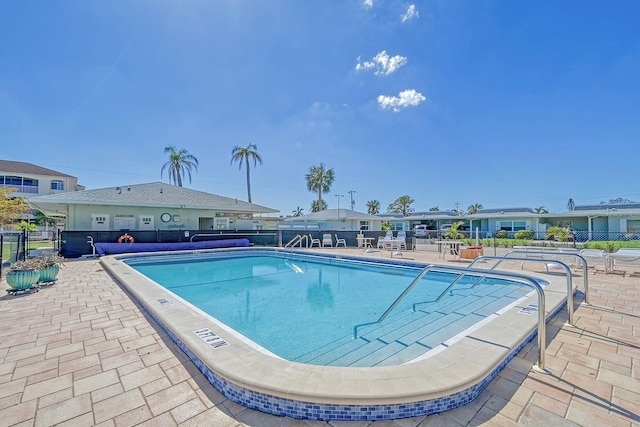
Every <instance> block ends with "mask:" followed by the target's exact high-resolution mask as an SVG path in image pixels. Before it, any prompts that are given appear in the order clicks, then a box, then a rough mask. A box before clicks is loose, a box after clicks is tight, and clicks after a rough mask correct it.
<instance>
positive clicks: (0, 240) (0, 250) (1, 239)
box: [0, 234, 4, 277]
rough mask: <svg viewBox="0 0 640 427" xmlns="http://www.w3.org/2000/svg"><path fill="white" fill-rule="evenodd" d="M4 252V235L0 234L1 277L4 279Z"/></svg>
mask: <svg viewBox="0 0 640 427" xmlns="http://www.w3.org/2000/svg"><path fill="white" fill-rule="evenodd" d="M3 251H4V234H0V277H2V264H3V260H4V257H3V256H2V255H3Z"/></svg>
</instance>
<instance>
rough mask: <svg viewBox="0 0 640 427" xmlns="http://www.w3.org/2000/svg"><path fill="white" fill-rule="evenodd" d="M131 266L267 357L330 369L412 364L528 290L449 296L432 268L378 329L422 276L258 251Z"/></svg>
mask: <svg viewBox="0 0 640 427" xmlns="http://www.w3.org/2000/svg"><path fill="white" fill-rule="evenodd" d="M125 262H126V263H127V264H128V265H130V266H132V267H133V268H134V269H136V270H137V271H139V272H141V273H142V274H144V275H145V276H147V277H149V278H151V279H152V280H154V281H155V282H157V283H158V284H160V285H161V286H163V287H165V288H166V289H168V290H170V291H172V292H173V293H175V294H176V295H178V296H180V297H181V298H183V299H185V300H186V301H188V302H189V303H191V304H193V305H194V306H196V307H198V308H199V309H201V310H203V311H204V312H206V313H207V314H209V315H211V316H213V317H215V318H216V319H218V320H220V321H222V322H223V323H225V324H226V325H228V326H230V327H231V328H233V329H234V330H235V331H237V332H239V333H241V334H242V335H243V336H245V337H246V338H248V339H250V340H252V341H253V342H255V343H257V344H258V345H259V346H261V347H263V348H266V349H268V351H270V352H271V353H273V354H275V355H277V356H279V357H282V358H285V359H287V360H290V361H297V362H303V363H311V364H318V365H324V366H384V365H393V364H401V363H405V362H409V361H411V360H413V359H415V358H417V357H420V356H423V355H424V354H425V353H428V352H429V351H430V350H432V349H435V348H437V347H438V346H440V345H442V344H443V343H444V342H445V341H448V340H450V339H451V338H453V337H454V336H456V335H458V334H460V333H462V332H464V331H465V330H466V329H468V328H470V327H473V326H474V325H476V324H477V323H479V322H482V321H483V320H485V319H487V318H488V316H490V315H491V314H493V313H495V312H496V311H499V310H501V309H504V308H505V307H507V306H508V305H510V304H513V303H514V302H515V301H517V300H518V299H519V298H522V297H523V296H524V295H525V294H526V293H528V292H529V291H530V288H528V287H527V286H525V285H523V284H521V283H518V282H513V281H507V280H501V279H495V278H487V279H485V280H480V278H479V277H477V276H467V277H464V278H463V279H462V280H460V282H459V283H458V285H457V286H456V287H455V289H453V290H452V291H451V292H444V293H443V291H444V290H445V289H446V287H447V286H448V285H449V284H450V283H451V282H452V281H453V280H455V278H456V277H457V275H456V274H454V273H442V272H432V273H429V274H427V275H426V276H425V278H424V279H422V280H421V282H420V284H419V286H416V287H415V288H414V289H413V290H412V291H411V292H410V293H409V294H408V295H407V296H406V297H405V298H404V299H403V300H402V301H401V303H400V304H399V305H398V306H397V307H395V308H394V310H393V311H392V313H391V315H390V316H389V317H387V318H385V320H384V321H383V322H380V323H376V322H375V321H376V319H378V318H379V317H380V316H381V315H382V314H383V313H384V312H385V310H386V309H387V308H388V307H389V306H390V305H391V304H392V303H393V301H394V300H395V299H396V298H397V297H398V295H399V294H400V293H402V291H403V290H404V289H405V288H406V287H407V286H408V285H409V284H410V283H411V282H412V281H413V279H414V278H415V277H416V276H417V274H418V272H419V270H417V269H416V268H411V267H408V266H404V267H401V268H399V267H398V266H393V265H380V264H372V263H356V262H354V261H344V260H336V259H328V258H320V257H309V256H308V255H285V254H264V253H260V252H255V251H254V252H248V253H246V254H245V255H243V256H238V255H233V256H231V255H230V254H228V253H227V254H216V253H212V254H206V255H202V254H201V255H200V256H197V257H193V256H191V257H184V256H183V257H181V258H173V260H172V259H170V258H169V259H168V258H167V257H164V258H163V259H161V260H158V259H156V258H155V257H152V258H135V259H130V260H125ZM441 294H442V298H441V299H440V300H438V301H436V300H437V299H438V296H440V295H441ZM370 323H373V324H370ZM358 325H362V326H361V328H360V331H359V334H358V336H356V337H355V338H354V336H353V335H354V328H355V327H356V326H358Z"/></svg>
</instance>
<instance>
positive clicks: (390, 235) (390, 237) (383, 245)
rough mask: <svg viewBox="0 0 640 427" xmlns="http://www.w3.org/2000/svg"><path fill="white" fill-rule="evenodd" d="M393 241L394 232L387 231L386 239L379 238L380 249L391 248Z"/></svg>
mask: <svg viewBox="0 0 640 427" xmlns="http://www.w3.org/2000/svg"><path fill="white" fill-rule="evenodd" d="M392 240H393V231H387V234H385V235H384V237H378V249H380V248H382V249H385V248H386V247H387V246H391V241H392Z"/></svg>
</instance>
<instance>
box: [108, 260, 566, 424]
mask: <svg viewBox="0 0 640 427" xmlns="http://www.w3.org/2000/svg"><path fill="white" fill-rule="evenodd" d="M240 250H255V249H254V248H250V249H240ZM187 252H188V253H192V252H193V251H187ZM147 255H148V254H147ZM314 255H318V256H328V257H330V258H331V256H330V255H325V254H319V253H316V254H314ZM140 256H142V254H140ZM119 258H122V255H119V256H106V257H103V258H101V261H100V262H101V264H102V265H103V267H104V268H105V270H106V271H107V272H108V273H109V274H110V275H111V277H112V278H114V280H115V281H116V282H117V283H118V284H120V286H122V287H123V288H124V289H125V290H126V291H127V292H128V293H129V294H130V295H131V296H132V297H133V298H134V299H135V300H136V301H137V302H138V303H139V304H140V305H141V306H142V307H143V308H144V309H145V311H147V313H149V314H150V315H151V317H152V318H153V319H154V320H155V321H156V322H157V323H158V324H159V325H160V326H161V328H162V329H163V330H165V331H166V332H167V334H168V335H169V336H170V337H171V338H172V339H173V340H174V341H175V342H176V343H177V344H178V345H179V346H180V348H181V349H182V350H183V351H184V352H185V353H186V354H187V355H188V356H189V358H190V359H191V360H192V361H193V362H194V363H195V364H196V366H197V367H198V368H199V369H200V370H201V371H202V372H203V373H204V374H205V376H206V377H207V378H208V379H209V381H210V382H212V384H213V385H214V386H215V387H216V388H218V390H220V391H221V392H222V393H223V394H225V396H227V397H228V398H230V399H231V400H234V401H236V402H237V403H240V404H243V405H245V406H248V407H252V408H254V409H258V410H261V411H264V412H268V413H272V414H276V415H287V416H290V417H294V418H306V419H322V420H326V419H368V420H372V419H394V418H401V417H410V416H417V415H424V414H429V413H435V412H441V411H443V410H448V409H452V408H453V407H455V406H460V405H462V404H465V403H468V402H470V401H471V400H473V399H475V397H477V396H478V395H479V393H480V392H481V391H482V390H484V388H485V387H486V386H487V385H488V383H489V382H490V381H491V379H493V378H494V377H495V375H497V373H498V372H499V371H500V370H501V369H502V367H504V365H506V363H508V362H509V361H510V360H511V359H512V358H513V357H515V355H516V354H517V353H518V352H519V351H520V349H521V348H523V347H524V346H525V345H526V344H527V343H528V342H530V341H531V339H533V337H534V336H535V334H536V332H537V331H536V324H537V322H536V321H535V320H536V319H535V317H536V316H522V315H521V316H515V319H516V320H518V319H520V320H519V321H520V322H523V323H524V324H525V332H524V333H522V334H521V335H520V337H519V338H518V339H515V340H514V339H513V338H509V341H510V342H512V343H513V342H516V343H517V345H515V348H514V347H511V348H510V349H507V348H504V346H502V347H501V345H496V344H495V343H493V344H492V343H488V342H486V341H487V336H486V335H487V331H486V330H484V329H485V328H484V327H481V328H480V329H478V330H477V331H474V332H473V333H472V334H470V335H469V336H468V337H466V338H463V339H462V340H460V341H459V342H456V343H454V344H453V345H451V347H449V349H448V350H447V351H446V352H443V353H446V355H444V354H438V355H435V356H433V357H430V358H428V359H424V360H420V361H418V362H410V363H406V364H403V365H396V366H387V367H372V368H349V367H344V368H343V367H327V366H317V365H305V364H301V363H297V362H290V361H286V360H283V359H276V358H273V357H269V356H267V355H265V354H263V353H260V352H259V351H257V350H256V349H254V348H252V347H250V346H249V345H247V344H246V343H244V342H242V341H241V340H239V339H238V338H237V337H236V336H234V335H233V334H231V333H229V332H228V331H227V330H225V329H220V328H219V325H217V324H215V323H211V322H210V321H209V320H208V319H207V320H206V321H202V320H201V319H198V317H199V314H198V313H194V312H193V310H192V309H191V307H189V306H185V305H184V304H182V303H181V302H180V301H178V300H176V301H174V302H172V304H171V305H170V306H169V308H167V306H162V305H160V304H158V303H157V302H156V301H157V300H158V299H159V298H169V299H171V298H172V295H173V294H171V293H170V292H169V291H167V290H165V289H159V288H158V287H157V285H155V283H153V282H151V281H150V280H149V279H147V278H146V277H145V276H143V275H141V274H140V273H138V272H137V271H135V270H133V269H130V267H128V266H126V265H125V264H124V263H123V262H122V261H120V259H119ZM340 258H341V259H350V258H356V259H361V258H357V257H346V256H341V257H340ZM363 260H366V261H367V262H374V263H375V262H376V260H371V259H363ZM410 264H412V265H424V263H410ZM132 272H133V273H134V274H135V275H137V276H138V277H136V278H135V282H136V285H135V286H133V287H132V286H129V285H128V284H127V280H129V279H130V278H126V277H123V276H127V275H130V274H132ZM527 275H528V276H532V277H538V278H540V276H538V275H537V274H529V273H527ZM556 279H557V280H556ZM562 279H564V278H556V277H549V276H544V280H546V281H549V282H550V283H549V285H548V286H547V288H546V291H547V292H548V294H547V292H545V294H547V313H548V316H549V318H551V317H552V314H555V312H557V311H559V310H560V309H562V307H563V306H564V303H565V302H566V285H565V282H564V281H563V280H562ZM145 282H147V283H145ZM534 298H535V297H534ZM530 299H531V298H529V299H528V300H527V301H525V302H524V303H523V306H526V305H527V304H528V303H529V302H531V301H529V300H530ZM550 300H551V301H550ZM550 302H551V303H550ZM515 308H522V307H520V305H518V306H517V307H514V309H515ZM514 309H512V310H511V312H513V310H514ZM176 312H180V314H182V315H183V317H182V318H181V321H180V322H178V323H177V324H176V323H175V322H173V321H171V320H170V319H169V318H170V317H171V313H173V314H176ZM510 317H514V315H513V314H512V315H511V316H505V317H504V318H502V322H505V321H509V322H512V321H513V319H510ZM527 319H529V320H527ZM532 320H533V321H532ZM191 321H194V322H199V323H198V326H195V327H194V326H189V322H191ZM500 321H501V319H500V318H498V319H495V320H494V321H493V322H498V323H499V322H500ZM493 322H490V324H492V325H493V326H492V328H491V329H500V325H499V324H497V323H496V324H494V323H493ZM172 323H173V324H172ZM207 325H208V326H207ZM202 327H209V328H210V329H211V330H213V331H215V333H216V334H217V335H219V336H220V337H221V338H222V339H224V340H226V341H227V342H229V344H230V345H229V346H225V347H224V348H220V349H218V350H212V349H211V347H210V346H208V345H207V344H206V343H205V342H203V341H202V340H201V339H200V338H198V337H197V336H196V335H195V334H194V333H193V331H194V329H200V328H202ZM483 335H484V338H482V339H480V338H477V339H475V338H474V337H481V336H483ZM490 335H491V334H490V333H489V336H490ZM496 340H497V341H498V342H499V341H500V340H498V339H497V338H496ZM220 350H223V351H220ZM453 354H457V355H458V356H462V357H458V358H457V359H456V360H453V358H452V355H453ZM482 359H484V361H482ZM480 361H482V363H478V362H480ZM461 366H463V367H464V368H465V369H466V371H465V372H461V370H460V369H457V368H460V367H461ZM446 382H450V383H452V385H449V386H444V385H443V384H444V383H446ZM338 408H340V409H338ZM363 416H364V417H365V418H362V417H363Z"/></svg>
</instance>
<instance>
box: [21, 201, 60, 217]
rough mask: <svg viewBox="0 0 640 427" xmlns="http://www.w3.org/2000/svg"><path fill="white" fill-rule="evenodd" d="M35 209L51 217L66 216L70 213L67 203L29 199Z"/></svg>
mask: <svg viewBox="0 0 640 427" xmlns="http://www.w3.org/2000/svg"><path fill="white" fill-rule="evenodd" d="M27 202H29V205H30V206H31V208H33V209H37V210H39V211H41V212H42V213H44V214H45V215H46V216H47V217H49V218H66V217H67V215H69V207H68V205H67V204H61V203H33V202H32V201H30V200H27Z"/></svg>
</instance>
